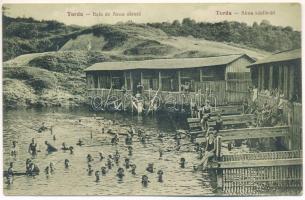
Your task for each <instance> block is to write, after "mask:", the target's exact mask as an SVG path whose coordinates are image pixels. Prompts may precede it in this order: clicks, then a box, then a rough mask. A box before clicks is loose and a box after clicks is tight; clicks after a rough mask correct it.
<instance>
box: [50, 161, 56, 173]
mask: <svg viewBox="0 0 305 200" xmlns="http://www.w3.org/2000/svg"><path fill="white" fill-rule="evenodd" d="M49 166H50V172H51V173H53V172H54V171H55V167H54V164H53V163H52V162H50V165H49Z"/></svg>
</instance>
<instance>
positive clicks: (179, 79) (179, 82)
mask: <svg viewBox="0 0 305 200" xmlns="http://www.w3.org/2000/svg"><path fill="white" fill-rule="evenodd" d="M180 73H181V72H180V70H179V71H178V87H179V92H181V74H180Z"/></svg>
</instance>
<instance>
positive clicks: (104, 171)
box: [101, 167, 107, 176]
mask: <svg viewBox="0 0 305 200" xmlns="http://www.w3.org/2000/svg"><path fill="white" fill-rule="evenodd" d="M101 172H102V175H103V176H105V175H106V173H107V169H106V167H101Z"/></svg>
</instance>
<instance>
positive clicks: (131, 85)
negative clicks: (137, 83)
mask: <svg viewBox="0 0 305 200" xmlns="http://www.w3.org/2000/svg"><path fill="white" fill-rule="evenodd" d="M129 78H130V91H133V80H132V72H131V71H130V72H129Z"/></svg>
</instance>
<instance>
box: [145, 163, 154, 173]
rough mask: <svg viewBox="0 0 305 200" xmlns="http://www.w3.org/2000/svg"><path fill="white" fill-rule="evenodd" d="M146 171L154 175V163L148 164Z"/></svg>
mask: <svg viewBox="0 0 305 200" xmlns="http://www.w3.org/2000/svg"><path fill="white" fill-rule="evenodd" d="M146 171H148V172H150V173H154V163H148V166H147V168H146Z"/></svg>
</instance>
